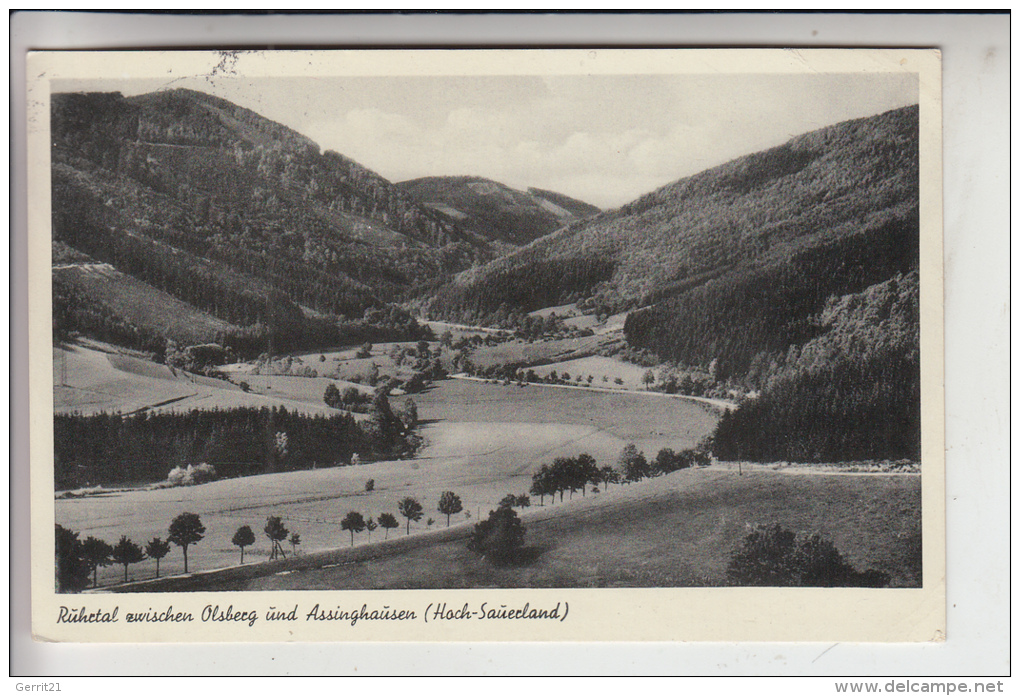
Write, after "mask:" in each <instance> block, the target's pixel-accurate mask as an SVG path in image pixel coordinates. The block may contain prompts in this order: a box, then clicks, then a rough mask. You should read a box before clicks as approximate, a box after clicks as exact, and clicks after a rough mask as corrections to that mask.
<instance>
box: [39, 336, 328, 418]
mask: <svg viewBox="0 0 1020 696" xmlns="http://www.w3.org/2000/svg"><path fill="white" fill-rule="evenodd" d="M94 345H96V346H102V344H98V343H96V344H94ZM109 350H113V349H112V348H109ZM274 379H276V380H279V384H277V383H276V382H274V383H273V384H272V385H266V386H267V387H269V389H266V390H265V392H264V395H263V394H256V393H245V392H243V391H241V388H240V387H239V386H237V385H235V384H232V383H230V382H227V381H224V380H218V379H211V378H209V377H202V376H200V375H194V374H191V373H189V372H184V371H183V370H175V369H173V368H170V367H167V366H166V365H160V364H158V363H154V362H151V361H149V360H143V359H141V358H137V357H132V356H131V355H127V354H123V353H118V352H106V351H105V350H99V349H97V348H95V347H87V346H84V345H59V346H57V345H55V346H54V347H53V410H54V412H55V413H81V414H84V415H90V414H94V413H100V412H107V413H125V414H127V413H134V412H138V411H153V412H156V411H175V412H186V411H191V410H192V409H203V410H209V409H213V408H236V407H254V408H262V407H270V408H271V407H273V406H284V407H286V408H287V409H288V410H292V411H299V412H301V413H306V414H309V415H316V414H328V413H331V412H332V413H336V411H335V410H334V409H330V408H329V407H328V406H326V404H325V403H323V402H322V394H323V392H324V391H325V389H326V386H325V385H326V383H327V382H328V381H329V380H310V379H309V380H308V381H307V382H294V381H292V380H299V379H306V378H296V377H294V378H289V379H283V378H274ZM239 381H240V380H239ZM312 382H317V384H314V385H313V384H311V383H312ZM273 387H275V389H273ZM315 390H318V397H317V398H315V399H313V398H312V397H311V394H312V392H314V391H315Z"/></svg>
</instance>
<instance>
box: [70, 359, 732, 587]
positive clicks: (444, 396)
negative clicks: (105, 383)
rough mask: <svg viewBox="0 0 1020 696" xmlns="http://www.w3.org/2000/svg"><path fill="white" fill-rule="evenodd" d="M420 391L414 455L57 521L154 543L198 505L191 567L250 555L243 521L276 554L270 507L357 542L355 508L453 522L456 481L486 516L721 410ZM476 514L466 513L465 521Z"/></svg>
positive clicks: (141, 500) (311, 547) (92, 504)
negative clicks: (345, 526)
mask: <svg viewBox="0 0 1020 696" xmlns="http://www.w3.org/2000/svg"><path fill="white" fill-rule="evenodd" d="M272 379H274V380H276V379H281V378H272ZM287 379H288V380H297V379H304V378H287ZM309 381H313V380H309ZM528 392H531V393H530V395H529V394H528ZM238 393H240V392H238ZM245 396H251V395H245ZM414 398H415V400H416V401H417V402H418V404H419V416H420V417H421V418H422V419H423V421H424V424H423V425H422V426H421V427H420V428H419V433H420V435H421V436H422V437H423V438H424V440H425V446H424V447H423V449H422V450H421V451H420V452H419V455H418V457H416V458H415V459H414V460H410V461H396V462H374V463H369V464H364V465H361V466H356V467H340V468H330V469H318V470H313V471H301V472H288V473H281V474H273V475H266V476H253V477H248V478H239V479H230V480H224V481H216V482H213V483H209V484H204V485H201V486H195V487H190V488H173V489H163V490H155V491H145V490H132V491H122V492H116V493H109V494H106V495H100V496H92V497H86V498H76V499H60V500H57V501H56V510H57V522H58V523H59V524H62V525H64V526H66V527H68V528H70V529H72V530H74V531H77V532H80V533H81V535H82V537H83V538H84V537H85V536H88V535H90V534H91V535H93V536H97V537H100V538H103V539H106V540H107V541H109V542H110V543H115V542H116V541H117V539H119V538H120V535H121V534H127V535H128V536H129V537H130V538H131V539H133V540H135V541H136V542H144V541H147V540H148V539H151V538H152V537H153V536H160V537H165V536H166V530H167V526H168V525H169V523H170V520H171V519H173V517H175V516H176V515H178V514H180V513H181V512H185V511H188V512H195V513H197V514H199V515H200V516H201V517H202V520H203V522H204V523H205V525H206V527H207V529H208V531H207V534H206V539H207V540H206V541H203V542H202V543H200V544H199V545H197V546H196V547H194V548H193V549H192V550H191V551H190V552H189V559H190V564H189V565H190V566H191V568H192V569H208V568H215V567H223V566H228V565H232V564H234V563H236V559H237V558H238V557H239V553H238V550H237V549H236V548H235V547H233V546H231V545H230V543H229V540H230V538H231V536H232V535H233V532H234V530H235V529H236V528H237V527H238V526H240V525H242V524H248V525H251V527H252V528H253V529H254V530H256V533H257V534H258V535H259V537H260V540H259V542H258V543H256V545H255V547H254V549H252V550H249V551H248V552H246V556H247V555H249V554H252V558H253V559H254V558H257V557H258V555H259V554H262V555H263V556H264V555H265V554H266V553H267V552H268V543H266V542H265V541H264V537H263V536H262V535H261V529H262V527H263V526H264V525H265V519H266V517H267V516H268V515H270V514H272V515H279V516H282V517H283V518H284V521H285V523H286V524H287V526H288V528H290V529H291V530H292V531H296V532H298V533H299V534H300V535H301V538H302V549H303V550H305V551H308V552H311V551H315V550H318V549H327V548H333V547H337V546H341V545H343V544H345V543H349V541H350V540H349V536H348V535H347V534H346V533H341V530H340V528H339V520H340V519H341V518H342V517H343V515H345V514H346V513H347V512H348V511H349V510H357V511H360V512H361V513H362V514H366V515H369V514H370V515H372V516H373V517H377V516H378V515H379V514H380V513H382V512H392V513H394V514H397V512H396V507H397V502H399V500H400V499H402V498H403V497H405V496H408V495H410V496H413V497H416V498H418V499H419V500H420V501H421V502H422V504H423V505H424V506H425V513H426V514H425V517H424V518H423V519H422V521H421V522H420V523H412V525H411V529H412V532H414V531H421V530H422V529H425V528H426V526H427V525H426V522H427V520H428V517H430V516H431V517H432V518H434V519H435V521H436V526H439V525H442V524H445V518H443V517H442V516H441V515H440V514H439V513H438V511H437V510H436V509H435V506H436V501H438V499H439V495H440V494H441V493H442V492H443V491H444V490H453V491H455V492H456V493H457V494H458V495H460V497H461V498H462V500H463V502H464V507H465V510H467V511H468V512H469V513H470V514H471V515H472V516H473V517H474V518H475V519H476V518H477V516H478V514H480V513H485V512H487V511H488V510H489V509H491V508H492V507H494V506H495V505H496V504H497V503H498V501H499V500H500V499H501V498H502V497H503V496H504V495H506V494H507V493H516V494H521V493H526V492H527V491H528V489H529V488H530V485H531V475H532V474H533V473H534V472H535V471H536V470H537V469H538V468H539V467H540V466H541V465H542V464H544V463H549V462H551V461H552V460H553V459H554V458H555V457H557V456H574V455H577V454H579V453H581V452H588V453H590V454H592V455H593V456H594V457H595V458H596V459H597V460H598V461H599V462H601V463H603V464H605V463H613V462H615V460H616V457H617V456H618V455H619V452H620V450H621V449H622V448H623V446H624V445H625V444H627V443H628V442H635V443H637V444H638V446H639V447H641V448H644V449H646V450H647V451H648V453H649V455H651V456H654V453H655V452H656V451H658V448H659V447H665V446H669V447H673V448H674V449H679V448H682V447H688V446H691V445H693V444H694V443H695V442H696V441H697V440H699V439H700V438H701V437H703V436H704V435H706V434H707V433H708V432H710V431H711V428H712V427H713V425H714V423H715V420H716V417H715V416H714V414H712V413H711V412H709V411H706V410H705V409H704V408H703V407H701V406H700V405H698V404H695V403H692V402H689V401H686V400H679V399H677V400H673V399H661V398H654V397H649V396H644V395H630V394H601V393H597V392H587V391H584V390H569V389H541V390H540V389H539V388H537V387H527V388H524V389H522V388H520V387H516V386H515V387H504V386H502V385H492V384H486V383H481V382H470V381H462V380H447V381H444V382H440V383H438V385H437V386H435V387H434V388H432V389H431V390H429V391H428V392H426V393H424V394H416V395H415V396H414ZM652 402H655V403H652ZM660 402H661V403H660ZM368 479H374V481H375V489H374V490H373V491H371V492H366V491H365V482H366V481H367V480H368ZM398 519H401V521H402V522H403V520H402V518H399V516H398ZM464 519H465V515H464V514H463V513H462V514H459V515H456V516H454V518H453V521H454V522H456V521H458V520H461V521H463V520H464ZM398 531H399V532H400V533H402V532H403V529H401V530H398ZM376 534H382V530H381V529H380V530H378V531H377V532H376ZM392 534H393V532H391V536H392ZM356 542H357V543H365V542H367V534H361V535H359V537H358V539H357V540H356ZM150 565H152V564H151V563H149V562H146V563H143V564H141V565H139V566H138V567H137V568H135V569H134V571H133V573H132V576H133V577H136V578H138V577H147V576H148V575H149V574H151V572H152V569H151V568H150V567H149V566H150ZM162 568H164V569H165V570H166V572H170V573H172V572H180V570H181V569H182V568H183V563H182V560H181V558H180V554H179V553H178V552H177V551H176V549H175V553H173V554H171V556H170V557H168V558H166V559H164V561H163V563H162ZM120 570H121V571H122V570H123V569H120ZM117 571H118V569H117V568H106V569H104V570H103V571H101V575H102V577H104V578H105V581H106V582H108V583H109V582H114V581H116V579H117V578H118V577H120V576H119V575H118V574H117Z"/></svg>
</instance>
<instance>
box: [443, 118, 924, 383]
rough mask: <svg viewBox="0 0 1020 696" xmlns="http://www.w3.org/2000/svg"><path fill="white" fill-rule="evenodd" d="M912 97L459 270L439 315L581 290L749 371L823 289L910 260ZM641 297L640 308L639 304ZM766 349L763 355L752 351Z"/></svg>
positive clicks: (674, 342) (672, 341) (555, 300)
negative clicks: (887, 109)
mask: <svg viewBox="0 0 1020 696" xmlns="http://www.w3.org/2000/svg"><path fill="white" fill-rule="evenodd" d="M917 205H918V111H917V107H916V106H915V107H907V108H903V109H898V110H894V111H890V112H887V113H884V114H880V115H877V116H873V117H870V118H863V119H858V120H854V121H848V122H845V123H840V124H837V125H834V126H831V127H828V128H824V129H821V130H818V131H815V132H812V133H808V134H805V135H801V136H798V137H795V138H793V139H792V140H790V141H789V142H788V143H786V144H785V145H782V146H779V147H776V148H773V149H770V150H766V151H764V152H759V153H756V154H753V155H749V156H746V157H742V158H739V159H736V160H733V161H731V162H728V163H726V164H723V165H721V166H718V167H715V168H713V169H709V170H707V171H704V172H702V173H700V174H696V175H694V176H691V177H688V178H685V179H681V180H679V181H677V182H675V183H673V184H669V185H667V186H665V187H663V188H661V189H658V190H657V191H654V192H652V193H649V194H647V195H645V196H643V197H641V198H639V199H637V200H635V201H633V202H632V203H629V204H627V205H624V206H623V207H621V208H619V209H617V210H614V211H608V212H603V213H600V214H597V215H595V216H593V217H590V218H586V219H584V220H580V221H578V222H575V223H573V224H570V225H569V226H567V227H565V228H563V229H561V230H559V231H557V232H555V233H553V234H551V235H548V236H546V237H543V238H541V239H539V240H537V241H535V242H533V243H532V244H530V245H528V246H526V247H524V248H523V249H521V250H519V251H516V252H513V253H511V254H508V255H506V256H504V257H501V258H498V259H496V260H494V261H492V262H490V263H488V264H486V265H485V266H482V267H480V268H476V269H472V270H470V271H468V272H466V273H463V274H461V275H460V276H458V277H457V278H456V280H455V281H454V282H452V283H450V284H448V285H447V286H445V287H443V288H442V289H441V290H440V291H439V292H438V293H437V294H436V295H435V296H434V298H432V299H431V301H429V302H427V303H426V305H425V306H426V310H427V312H428V313H429V314H430V315H432V316H434V317H436V318H446V319H451V320H456V321H462V322H468V323H470V322H482V323H484V322H486V321H487V320H489V319H490V317H492V316H494V315H495V314H496V312H497V310H499V309H500V307H501V306H502V313H504V314H505V313H506V312H507V311H511V312H513V311H515V310H519V311H522V312H527V311H531V310H535V309H538V308H540V307H543V306H551V305H559V304H565V303H568V302H572V301H581V306H582V307H589V308H591V309H593V310H596V311H599V312H605V313H609V314H611V313H613V312H615V311H620V310H624V309H629V310H639V311H633V312H632V313H631V315H630V316H629V318H628V321H627V324H626V329H625V330H626V336H627V340H628V342H629V343H630V344H631V345H633V346H637V347H641V348H647V349H650V350H651V351H653V352H655V353H656V354H658V355H659V356H660V357H661V358H663V359H669V360H675V361H678V362H681V363H686V364H689V365H701V366H707V365H709V364H710V363H712V362H713V361H715V362H716V370H717V371H718V373H719V374H722V375H741V374H745V373H746V372H747V371H748V369H749V368H750V365H751V363H752V361H753V360H754V359H755V356H757V355H758V354H759V353H769V354H770V353H775V352H781V351H785V350H786V349H787V348H788V346H790V345H791V344H798V343H802V342H804V341H806V340H809V339H810V338H811V337H812V336H813V334H814V332H815V331H816V327H815V320H814V317H815V316H816V315H817V314H818V313H819V312H820V311H821V310H822V309H823V307H824V305H825V302H826V300H827V299H828V298H829V297H830V296H841V295H845V294H848V293H854V292H861V291H863V290H864V289H865V288H867V287H868V286H870V285H873V284H875V283H878V282H881V281H884V280H885V279H887V278H890V277H892V276H893V275H894V274H896V273H907V272H909V271H911V270H913V269H914V268H916V265H917V255H918V208H917ZM641 308H644V309H641ZM759 359H762V358H759Z"/></svg>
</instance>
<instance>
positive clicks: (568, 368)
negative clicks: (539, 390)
mask: <svg viewBox="0 0 1020 696" xmlns="http://www.w3.org/2000/svg"><path fill="white" fill-rule="evenodd" d="M533 369H534V370H535V374H537V375H539V376H540V377H546V376H548V375H549V373H550V372H552V371H553V370H555V371H556V374H557V375H559V376H560V377H562V376H563V373H564V372H565V373H567V374H569V375H570V378H571V380H576V378H577V376H578V375H581V376H582V382H581V383H582V384H587V383H588V382H587V381H586V379H587V377H588V375H591V376H592V377H593V378H594V379H593V380H592V382H591V385H592V386H593V387H602V388H606V389H644V388H645V385H644V384H643V383H642V382H641V378H642V377H643V376H644V374H645V372H647V371H648V368H647V367H641V366H640V365H635V364H633V363H628V362H624V361H622V360H617V359H616V358H609V357H605V356H602V355H590V356H588V357H585V358H575V359H574V360H563V361H560V362H554V363H549V364H547V365H540V366H538V367H535V368H533ZM603 377H605V378H606V380H605V381H603V380H602V378H603ZM617 378H619V379H620V380H621V381H622V382H623V383H622V384H617V383H616V379H617Z"/></svg>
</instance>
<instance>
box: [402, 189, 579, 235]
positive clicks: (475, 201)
mask: <svg viewBox="0 0 1020 696" xmlns="http://www.w3.org/2000/svg"><path fill="white" fill-rule="evenodd" d="M398 186H399V187H400V188H401V189H402V190H404V191H405V192H407V193H408V194H410V195H411V196H413V197H414V198H415V199H417V200H418V201H420V202H421V203H424V204H425V205H427V206H428V207H430V208H433V209H435V210H438V211H440V212H442V213H445V214H446V215H448V216H450V217H451V218H453V219H455V220H457V222H458V223H459V224H460V225H461V226H462V227H464V228H465V229H469V230H472V231H474V232H476V233H478V234H479V235H481V236H484V237H486V238H489V239H493V240H497V241H501V242H506V243H508V244H513V245H521V244H527V243H528V242H531V241H534V240H535V239H537V238H539V237H541V236H543V235H546V234H549V233H550V232H553V231H554V230H557V229H559V228H560V227H563V226H564V225H567V224H570V223H572V222H575V221H577V220H580V219H583V218H585V217H589V216H591V215H594V214H596V213H598V212H599V209H598V208H596V207H595V206H593V205H589V204H588V203H584V202H582V201H579V200H576V199H573V198H571V197H569V196H566V195H564V194H561V193H555V192H553V191H544V190H542V189H537V188H529V189H528V190H527V191H518V190H517V189H513V188H510V187H509V186H505V185H504V184H500V183H498V182H496V181H490V180H489V179H483V178H480V177H472V176H430V177H424V178H421V179H413V180H411V181H404V182H402V183H400V184H398Z"/></svg>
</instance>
